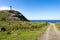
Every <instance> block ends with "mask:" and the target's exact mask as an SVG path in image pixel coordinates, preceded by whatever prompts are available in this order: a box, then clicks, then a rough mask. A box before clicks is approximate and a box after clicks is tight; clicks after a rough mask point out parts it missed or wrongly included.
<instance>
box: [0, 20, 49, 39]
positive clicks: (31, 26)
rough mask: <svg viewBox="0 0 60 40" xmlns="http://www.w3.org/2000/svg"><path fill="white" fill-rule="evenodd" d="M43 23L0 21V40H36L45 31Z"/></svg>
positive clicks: (45, 25)
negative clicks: (0, 29)
mask: <svg viewBox="0 0 60 40" xmlns="http://www.w3.org/2000/svg"><path fill="white" fill-rule="evenodd" d="M47 24H48V23H45V22H21V21H6V22H5V21H0V27H4V28H5V29H6V31H4V32H3V31H0V40H36V39H37V37H38V36H40V35H41V34H42V33H43V32H44V31H45V30H46V29H47Z"/></svg>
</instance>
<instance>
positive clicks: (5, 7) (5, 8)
mask: <svg viewBox="0 0 60 40" xmlns="http://www.w3.org/2000/svg"><path fill="white" fill-rule="evenodd" d="M0 10H10V8H9V7H7V6H1V7H0Z"/></svg>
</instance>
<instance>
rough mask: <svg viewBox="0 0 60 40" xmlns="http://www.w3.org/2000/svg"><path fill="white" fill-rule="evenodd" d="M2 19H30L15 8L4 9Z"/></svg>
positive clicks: (0, 16) (0, 14)
mask: <svg viewBox="0 0 60 40" xmlns="http://www.w3.org/2000/svg"><path fill="white" fill-rule="evenodd" d="M0 20H1V21H3V20H4V21H7V20H19V21H28V19H26V18H25V17H24V16H23V15H22V14H21V13H20V12H18V11H15V10H2V11H0Z"/></svg>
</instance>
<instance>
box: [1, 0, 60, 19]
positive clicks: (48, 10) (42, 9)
mask: <svg viewBox="0 0 60 40" xmlns="http://www.w3.org/2000/svg"><path fill="white" fill-rule="evenodd" d="M10 5H12V7H13V9H16V10H18V11H20V12H21V13H22V14H23V15H24V16H25V17H26V18H27V19H29V20H60V0H0V9H2V7H5V8H6V7H7V8H8V7H9V6H10Z"/></svg>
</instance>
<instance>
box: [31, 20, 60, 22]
mask: <svg viewBox="0 0 60 40" xmlns="http://www.w3.org/2000/svg"><path fill="white" fill-rule="evenodd" d="M30 22H52V23H55V22H60V20H30Z"/></svg>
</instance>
